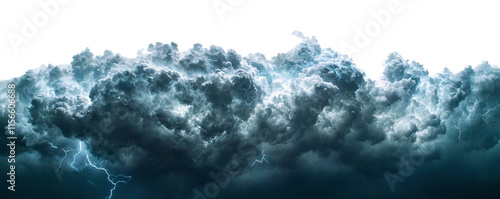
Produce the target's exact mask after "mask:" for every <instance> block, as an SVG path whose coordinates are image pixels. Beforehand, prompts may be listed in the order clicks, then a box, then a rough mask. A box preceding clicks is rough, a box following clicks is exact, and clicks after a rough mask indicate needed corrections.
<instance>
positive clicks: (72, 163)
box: [71, 141, 83, 171]
mask: <svg viewBox="0 0 500 199" xmlns="http://www.w3.org/2000/svg"><path fill="white" fill-rule="evenodd" d="M79 144H80V149H79V150H78V153H75V155H73V161H72V162H71V167H72V168H73V169H76V170H77V171H79V170H78V169H77V168H76V167H75V166H74V164H75V162H76V156H78V155H79V154H80V153H82V148H83V146H82V141H80V142H79Z"/></svg>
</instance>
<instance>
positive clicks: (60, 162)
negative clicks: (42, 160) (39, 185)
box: [56, 149, 69, 172]
mask: <svg viewBox="0 0 500 199" xmlns="http://www.w3.org/2000/svg"><path fill="white" fill-rule="evenodd" d="M62 150H63V151H64V157H63V158H62V159H61V161H59V167H57V170H56V172H58V171H59V169H61V166H62V163H63V161H64V159H66V156H68V152H69V150H66V149H62Z"/></svg>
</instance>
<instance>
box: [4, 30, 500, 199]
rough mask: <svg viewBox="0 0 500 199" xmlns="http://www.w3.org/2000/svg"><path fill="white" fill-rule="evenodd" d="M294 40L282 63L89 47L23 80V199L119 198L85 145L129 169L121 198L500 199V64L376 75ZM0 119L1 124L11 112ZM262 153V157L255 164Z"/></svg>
mask: <svg viewBox="0 0 500 199" xmlns="http://www.w3.org/2000/svg"><path fill="white" fill-rule="evenodd" d="M296 35H297V36H299V37H301V38H302V39H303V42H302V43H300V44H298V45H297V46H296V47H295V48H293V49H292V50H291V51H289V52H287V53H282V54H278V55H277V56H275V57H273V58H272V59H267V58H266V57H265V56H264V55H262V54H251V55H248V56H246V57H242V56H241V55H239V54H237V53H236V52H235V51H233V50H228V51H225V50H224V49H222V48H220V47H217V46H211V47H210V48H203V47H202V46H201V45H200V44H195V45H194V46H193V48H192V49H190V50H188V51H187V52H180V51H179V50H178V47H177V44H175V43H171V44H162V43H156V44H154V45H153V44H151V45H150V46H149V47H148V49H147V50H144V51H142V52H141V53H139V55H138V56H137V58H134V59H129V58H125V57H122V56H120V55H117V54H113V53H112V52H109V51H106V52H104V54H103V55H102V56H96V55H94V54H93V53H91V52H90V51H89V50H88V49H87V50H85V51H83V52H82V53H80V54H78V55H75V56H74V57H73V61H72V62H71V64H70V65H68V66H52V65H49V66H47V67H44V68H40V69H37V70H32V71H28V72H27V73H26V74H25V75H23V76H21V77H19V78H14V79H13V80H12V81H11V82H14V83H15V84H16V85H17V87H16V91H17V93H18V99H19V101H18V103H17V107H18V109H17V111H18V115H17V118H18V121H17V132H18V134H19V135H20V138H22V141H21V142H20V143H18V149H17V150H18V160H17V161H18V163H17V165H19V166H18V170H17V172H18V183H19V185H18V187H19V188H18V191H17V192H16V193H15V194H17V195H18V196H26V197H37V198H49V197H50V198H54V197H56V198H69V197H72V198H104V197H105V196H107V195H109V193H108V192H109V190H110V188H111V187H112V186H111V184H109V182H108V181H106V176H105V175H103V173H102V172H99V171H96V170H92V168H88V166H89V163H88V162H85V160H81V158H84V156H81V155H79V154H77V152H78V143H80V141H81V142H82V143H84V147H85V149H84V150H88V153H89V154H90V155H89V156H90V159H92V161H95V162H100V165H101V166H103V167H106V168H107V169H109V171H110V172H112V173H115V174H118V173H122V174H126V175H130V176H133V179H132V180H130V181H129V182H128V183H127V184H119V185H118V187H117V189H116V190H115V192H114V196H113V197H114V198H213V197H217V198H365V197H370V198H400V197H405V198H443V197H446V198H451V197H453V198H469V197H473V196H478V195H480V196H483V197H488V196H492V195H497V194H499V192H500V191H498V188H497V186H498V185H499V184H500V167H499V161H500V149H499V146H498V141H499V139H500V132H499V130H498V129H499V125H500V123H499V122H498V120H499V118H500V108H498V107H499V106H500V105H499V104H500V69H499V68H497V67H494V66H491V65H490V64H488V63H483V64H481V65H480V66H477V67H475V68H471V67H468V68H466V69H465V70H463V71H462V72H459V73H457V74H453V73H451V72H449V71H448V70H445V71H444V72H443V73H441V74H437V75H435V76H429V74H428V72H427V71H426V70H425V69H424V67H423V66H422V65H420V64H419V63H417V62H413V61H408V60H405V59H403V58H402V56H401V55H399V54H398V53H392V54H390V55H389V57H388V59H387V61H386V62H385V70H384V71H383V74H384V77H383V78H382V79H381V80H377V81H373V80H370V79H368V78H367V77H366V76H365V74H364V73H363V72H362V71H360V70H359V69H358V68H357V67H356V66H355V64H354V63H353V62H352V61H351V60H350V59H349V58H348V57H346V56H345V55H341V54H338V53H337V52H335V51H333V50H331V49H322V48H321V47H320V45H319V44H318V41H317V40H316V39H315V38H314V37H312V38H309V37H305V36H303V35H302V34H301V33H296ZM7 83H8V82H4V83H2V95H1V98H2V99H1V100H2V101H6V95H4V94H3V93H7V91H6V84H7ZM0 110H1V111H2V113H1V116H0V117H1V121H2V125H4V126H5V125H6V123H7V112H6V111H7V108H6V104H5V103H2V107H1V109H0ZM0 139H2V140H3V141H4V142H6V140H5V136H3V137H2V138H0ZM49 143H52V144H53V145H54V146H56V147H53V146H51V145H50V144H49ZM61 149H64V150H61ZM2 151H3V152H2V154H1V155H2V156H4V157H5V156H7V152H5V151H4V150H2ZM263 151H265V153H264V152H263ZM262 154H265V159H266V160H267V162H266V161H262V163H260V162H257V163H256V164H254V165H252V163H253V162H254V160H255V159H258V160H260V159H262V158H263V157H262V156H263V155H262ZM90 159H89V161H90ZM72 161H73V162H72ZM70 163H73V165H71V164H70ZM0 165H2V169H4V168H7V166H6V163H5V162H2V163H0ZM71 166H73V168H72V167H71ZM2 171H3V170H2ZM60 171H63V173H61V172H60ZM5 186H6V185H5ZM33 187H36V188H33ZM75 187H77V188H75Z"/></svg>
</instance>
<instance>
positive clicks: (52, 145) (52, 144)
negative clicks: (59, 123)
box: [42, 140, 59, 149]
mask: <svg viewBox="0 0 500 199" xmlns="http://www.w3.org/2000/svg"><path fill="white" fill-rule="evenodd" d="M42 143H48V144H50V146H51V147H52V148H54V149H58V148H59V147H57V146H56V145H54V143H52V142H49V141H47V140H44V141H43V142H42Z"/></svg>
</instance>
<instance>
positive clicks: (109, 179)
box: [80, 142, 132, 199]
mask: <svg viewBox="0 0 500 199" xmlns="http://www.w3.org/2000/svg"><path fill="white" fill-rule="evenodd" d="M80 146H81V142H80ZM85 154H87V162H88V163H89V165H90V166H91V167H93V168H95V169H97V170H101V171H104V172H105V173H106V175H107V176H108V181H109V182H110V183H111V184H113V188H111V190H110V193H109V196H107V197H106V199H111V198H112V197H113V191H115V189H116V185H118V183H124V184H126V183H127V182H128V180H130V179H132V177H131V176H125V175H123V174H119V175H111V174H109V172H108V170H106V169H105V168H103V167H102V166H101V167H98V166H96V165H94V164H92V162H91V161H90V158H89V153H88V151H85ZM118 177H123V178H126V179H128V180H127V181H125V180H117V181H115V179H116V178H118Z"/></svg>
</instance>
